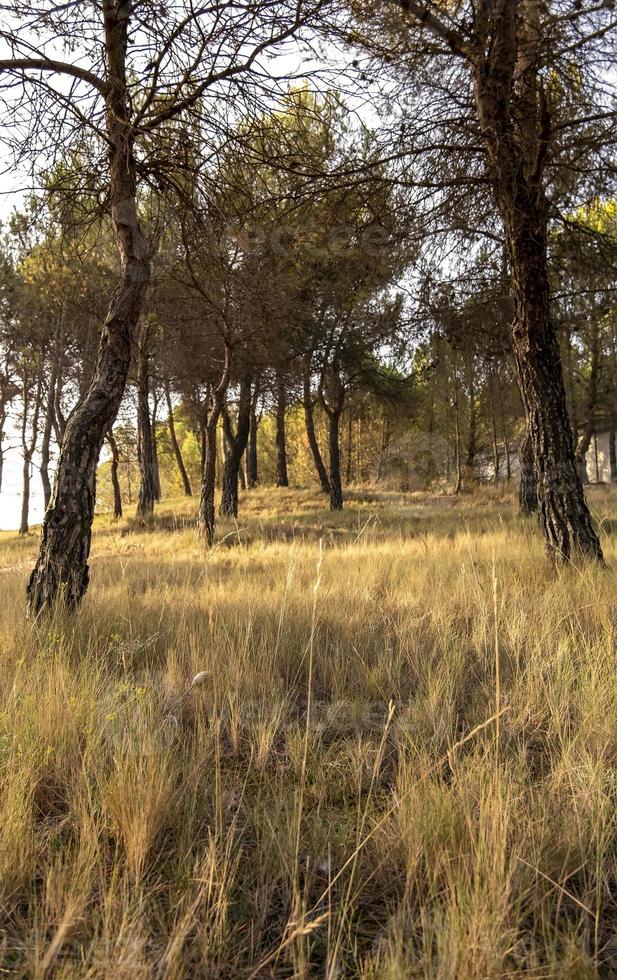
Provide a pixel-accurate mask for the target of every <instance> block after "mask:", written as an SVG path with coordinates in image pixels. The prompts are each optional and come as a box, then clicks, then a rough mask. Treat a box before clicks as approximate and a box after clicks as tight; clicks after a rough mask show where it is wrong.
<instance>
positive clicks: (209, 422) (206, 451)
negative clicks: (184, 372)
mask: <svg viewBox="0 0 617 980" xmlns="http://www.w3.org/2000/svg"><path fill="white" fill-rule="evenodd" d="M230 370H231V348H229V347H228V346H227V345H225V363H224V366H223V373H222V375H221V380H220V381H219V384H218V385H217V387H216V388H214V389H213V391H212V404H211V406H210V412H209V415H208V417H207V419H206V421H205V424H204V427H203V468H202V473H201V488H200V496H199V525H198V526H199V536H200V538H201V540H202V541H203V542H204V544H206V545H207V546H208V547H211V546H212V544H213V542H214V532H215V530H216V517H215V508H214V491H215V489H216V427H217V425H218V420H219V418H220V415H221V412H222V410H223V405H224V402H225V395H226V392H227V387H228V385H229V373H230Z"/></svg>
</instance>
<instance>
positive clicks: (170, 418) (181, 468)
mask: <svg viewBox="0 0 617 980" xmlns="http://www.w3.org/2000/svg"><path fill="white" fill-rule="evenodd" d="M165 401H166V403H167V428H168V429H169V438H170V440H171V446H172V449H173V451H174V456H175V459H176V466H177V467H178V472H179V473H180V478H181V480H182V486H183V487H184V495H185V497H190V496H192V490H191V482H190V480H189V475H188V473H187V472H186V466H185V465H184V460H183V459H182V452H181V450H180V443H179V442H178V437H177V435H176V426H175V425H174V409H173V405H172V403H171V391H170V388H169V381H166V382H165Z"/></svg>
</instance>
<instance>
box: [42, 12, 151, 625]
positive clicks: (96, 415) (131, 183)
mask: <svg viewBox="0 0 617 980" xmlns="http://www.w3.org/2000/svg"><path fill="white" fill-rule="evenodd" d="M103 21H104V28H105V58H106V63H107V92H106V123H107V137H108V141H109V168H110V188H109V199H110V204H111V216H112V221H113V225H114V229H115V233H116V238H117V242H118V247H119V250H120V258H121V267H122V274H121V279H120V282H119V284H118V287H117V289H116V292H115V294H114V297H113V299H112V301H111V306H110V309H109V312H108V314H107V319H106V322H105V325H104V327H103V331H102V334H101V340H100V344H99V351H98V356H97V362H96V368H95V372H94V377H93V379H92V383H91V385H90V388H89V389H88V391H87V393H86V395H85V397H84V398H83V400H82V401H81V402H80V403H79V405H78V406H77V407H76V408H75V410H74V411H73V413H72V415H71V417H70V419H69V421H68V423H67V426H66V431H65V434H64V439H63V441H62V448H61V451H60V458H59V461H58V468H57V472H56V479H55V485H54V490H53V493H52V498H51V502H50V505H49V507H48V509H47V513H46V515H45V521H44V523H43V533H42V538H41V546H40V550H39V556H38V559H37V562H36V565H35V567H34V570H33V572H32V575H31V576H30V581H29V583H28V603H29V608H30V612H31V613H32V614H33V615H38V614H39V613H40V612H41V611H42V610H43V609H45V608H46V607H49V606H51V605H52V604H53V603H54V602H55V600H56V599H58V598H61V599H62V601H63V602H64V603H65V604H66V605H67V606H68V607H69V608H70V609H73V608H75V607H76V606H77V605H78V603H79V602H80V600H81V599H82V597H83V595H84V593H85V591H86V589H87V587H88V578H89V569H88V556H89V553H90V542H91V536H92V521H93V518H94V503H95V494H96V468H97V464H98V459H99V454H100V451H101V447H102V444H103V440H104V438H105V433H106V432H107V430H108V428H109V426H110V425H111V423H112V421H113V420H114V419H115V417H116V415H117V412H118V408H119V406H120V402H121V400H122V396H123V394H124V389H125V386H126V381H127V376H128V371H129V364H130V356H131V343H132V340H133V334H134V331H135V327H136V324H137V321H138V319H139V315H140V312H141V308H142V305H143V300H144V296H145V293H146V288H147V284H148V281H149V278H150V262H149V255H148V249H147V246H146V242H145V240H144V238H143V235H142V233H141V229H140V227H139V221H138V216H137V205H136V177H135V159H134V150H133V133H132V129H131V125H130V116H129V95H128V90H127V81H126V45H127V33H128V23H129V18H128V17H127V8H126V6H124V5H116V4H115V3H113V2H111V0H104V2H103Z"/></svg>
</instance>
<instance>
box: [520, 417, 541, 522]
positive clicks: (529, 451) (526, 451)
mask: <svg viewBox="0 0 617 980" xmlns="http://www.w3.org/2000/svg"><path fill="white" fill-rule="evenodd" d="M519 463H520V470H521V478H520V483H519V487H518V502H519V507H520V509H521V511H522V513H523V514H535V513H536V512H537V510H538V493H537V489H536V473H535V469H534V463H533V444H532V441H531V433H530V431H529V429H526V430H525V435H524V436H523V439H522V442H521V446H520V449H519Z"/></svg>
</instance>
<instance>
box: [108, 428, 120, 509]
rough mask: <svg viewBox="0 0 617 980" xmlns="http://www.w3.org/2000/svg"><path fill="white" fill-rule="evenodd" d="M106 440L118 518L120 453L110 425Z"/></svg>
mask: <svg viewBox="0 0 617 980" xmlns="http://www.w3.org/2000/svg"><path fill="white" fill-rule="evenodd" d="M107 442H108V443H109V448H110V449H111V485H112V487H113V491H114V519H115V520H116V521H118V520H120V518H121V517H122V492H121V490H120V480H119V478H118V467H119V466H120V453H119V452H118V443H117V442H116V440H115V437H114V433H113V429H112V428H111V427H110V429H109V432H108V433H107Z"/></svg>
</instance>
